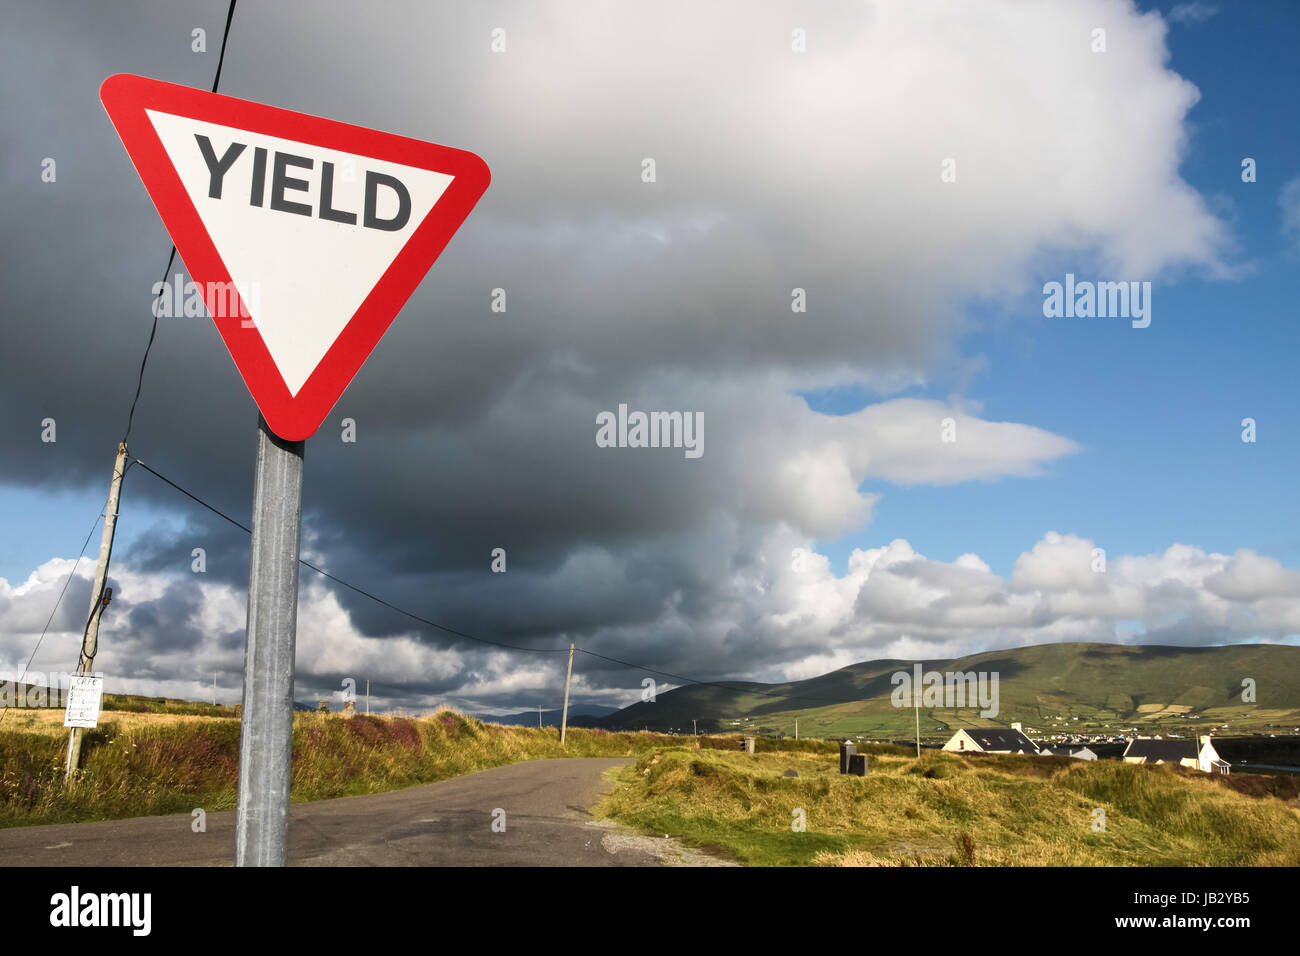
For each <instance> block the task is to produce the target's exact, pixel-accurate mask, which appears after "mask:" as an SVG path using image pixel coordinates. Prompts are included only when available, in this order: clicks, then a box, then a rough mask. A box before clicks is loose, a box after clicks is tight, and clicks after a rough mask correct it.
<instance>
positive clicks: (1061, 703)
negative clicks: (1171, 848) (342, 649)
mask: <svg viewBox="0 0 1300 956" xmlns="http://www.w3.org/2000/svg"><path fill="white" fill-rule="evenodd" d="M914 663H915V662H913V661H901V660H877V661H866V662H863V663H860V664H852V665H849V666H848V667H844V668H841V669H840V670H837V671H832V672H831V673H829V674H823V675H821V676H820V677H813V678H809V679H807V680H802V681H793V682H789V683H784V684H760V683H752V682H734V683H733V682H722V683H724V684H725V685H726V686H724V687H719V686H716V685H688V686H686V687H681V688H678V689H676V690H672V691H668V692H666V693H662V694H659V695H658V699H657V700H655V701H654V702H649V703H637V704H633V705H632V706H630V707H625V708H624V709H623V710H620V711H618V712H616V713H614V714H612V715H610V716H609V717H607V718H605V719H604V720H602V721H601V725H602V726H604V727H606V728H609V729H637V730H640V729H643V728H649V729H650V730H659V731H675V732H678V733H682V732H684V733H690V732H691V720H692V719H695V720H696V722H697V724H698V727H699V729H700V731H701V732H704V731H706V730H707V731H710V732H712V731H717V730H722V731H733V730H752V731H754V732H756V733H765V734H787V735H792V734H793V733H794V723H795V720H796V718H797V719H798V721H799V734H800V736H808V737H812V736H819V737H834V736H843V735H847V734H853V735H866V736H873V737H882V738H910V737H912V736H913V734H914V732H915V730H914V727H915V725H914V721H915V716H914V714H913V711H912V710H911V708H902V709H899V708H896V707H894V706H893V704H892V702H891V700H890V695H891V693H892V691H893V690H894V686H895V685H894V684H893V683H892V682H891V680H890V678H891V676H892V675H893V674H894V673H895V672H897V671H907V672H909V673H910V672H911V671H912V666H913V664H914ZM920 663H921V665H922V667H923V669H924V670H926V671H939V672H942V673H948V672H950V671H951V672H958V671H960V672H971V671H975V672H986V673H990V674H994V673H996V674H997V675H998V694H999V709H998V713H997V715H996V716H994V717H992V718H987V719H986V718H984V717H981V716H980V715H979V713H978V712H977V711H978V708H974V707H966V708H963V709H953V708H944V707H924V706H923V707H922V708H921V734H922V737H923V738H926V737H929V738H931V739H938V738H940V737H946V736H948V735H949V733H950V732H951V729H953V728H956V727H979V726H993V725H998V726H1007V725H1009V724H1011V723H1012V722H1014V721H1019V722H1021V723H1023V724H1024V725H1025V727H1026V730H1027V731H1030V730H1032V731H1033V732H1036V733H1038V734H1040V735H1043V736H1047V735H1050V734H1059V733H1066V732H1069V733H1082V732H1085V731H1088V732H1111V733H1119V732H1120V731H1121V730H1130V729H1131V728H1134V727H1136V728H1138V730H1139V731H1140V732H1152V731H1156V732H1166V733H1167V732H1170V731H1173V732H1176V733H1197V732H1198V731H1199V732H1202V733H1205V732H1210V730H1211V729H1216V730H1219V732H1223V731H1222V730H1221V729H1220V728H1222V727H1223V726H1224V725H1225V724H1226V725H1228V726H1229V727H1230V728H1231V732H1233V733H1236V732H1242V731H1256V732H1277V733H1282V732H1286V733H1290V732H1292V729H1293V728H1295V727H1297V726H1300V647H1292V646H1287V645H1277V644H1239V645H1233V646H1229V647H1166V646H1160V645H1127V644H1123V645H1121V644H1084V643H1071V644H1044V645H1039V646H1035V647H1021V648H1015V649H1011V650H1000V651H986V652H983V653H980V654H972V655H970V656H967V657H962V658H958V659H956V660H926V661H921V662H920ZM1244 678H1252V679H1253V680H1254V681H1255V702H1254V703H1244V702H1243V701H1242V700H1241V695H1242V681H1243V679H1244Z"/></svg>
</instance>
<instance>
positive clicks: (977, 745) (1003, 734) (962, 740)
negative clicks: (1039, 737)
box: [943, 724, 1038, 754]
mask: <svg viewBox="0 0 1300 956" xmlns="http://www.w3.org/2000/svg"><path fill="white" fill-rule="evenodd" d="M943 749H944V750H952V751H956V752H958V753H976V754H1036V753H1038V747H1037V746H1036V745H1035V744H1034V742H1033V741H1032V740H1030V739H1029V738H1028V737H1026V736H1025V735H1024V733H1023V732H1022V731H1021V729H1020V725H1019V724H1012V725H1011V729H1010V730H1003V729H1001V728H999V727H980V728H978V729H971V730H959V731H957V732H956V733H955V734H953V735H952V738H951V739H950V740H949V741H948V742H947V743H946V744H944V745H943Z"/></svg>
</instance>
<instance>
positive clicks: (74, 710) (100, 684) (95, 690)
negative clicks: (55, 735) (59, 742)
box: [63, 676, 104, 727]
mask: <svg viewBox="0 0 1300 956" xmlns="http://www.w3.org/2000/svg"><path fill="white" fill-rule="evenodd" d="M103 698H104V678H102V677H80V676H78V677H74V678H72V686H71V687H70V688H68V709H67V710H66V711H64V714H63V726H64V727H98V726H99V705H100V703H101V701H102V700H103Z"/></svg>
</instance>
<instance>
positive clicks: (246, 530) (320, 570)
mask: <svg viewBox="0 0 1300 956" xmlns="http://www.w3.org/2000/svg"><path fill="white" fill-rule="evenodd" d="M133 464H139V466H140V467H142V468H144V471H147V472H149V473H151V475H153V476H155V477H157V479H160V480H162V481H165V483H166V484H168V485H170V486H172V488H174V489H175V490H178V492H181V494H183V496H185V497H187V498H190V499H192V501H195V502H198V503H199V505H201V506H203V507H205V509H208V511H211V512H212V514H214V515H217V516H218V518H222V519H225V520H227V522H230V523H231V524H233V525H235V527H237V528H239V529H240V531H242V532H244V533H246V535H251V533H252V531H251V529H250V528H248V527H247V525H244V524H242V523H239V522H237V520H235V519H234V518H231V516H230V515H227V514H226V512H225V511H222V510H221V509H217V507H214V506H212V505H209V503H208V502H205V501H204V499H203V498H200V497H199V496H196V494H194V493H192V492H188V490H186V489H185V488H182V486H181V485H178V484H177V483H175V481H173V480H172V479H169V477H166V476H165V475H160V473H159V472H157V471H155V470H153V468H151V467H149V466H148V464H146V463H144V462H142V460H140V459H139V458H135V459H133ZM298 563H299V564H302V566H303V567H307V568H309V570H312V571H315V572H316V574H318V575H321V576H322V578H328V579H329V580H331V581H334V583H335V584H342V585H343V587H344V588H348V589H350V591H355V592H356V593H357V594H361V596H363V597H368V598H369V600H370V601H374V602H376V604H378V605H383V606H385V607H387V609H390V610H394V611H396V613H398V614H402V615H404V617H407V618H411V619H412V620H417V622H420V623H421V624H426V626H429V627H432V628H435V630H438V631H442V632H445V633H450V635H452V636H455V637H461V639H464V640H468V641H477V643H478V644H490V645H491V646H495V648H504V649H507V650H526V652H532V653H537V654H549V653H563V652H565V650H568V648H525V646H521V645H519V644H506V643H503V641H494V640H489V639H486V637H477V636H474V635H472V633H465V632H464V631H458V630H456V628H454V627H447V626H446V624H439V623H438V622H435V620H429V619H428V618H425V617H421V615H419V614H416V613H415V611H408V610H407V609H404V607H399V606H398V605H395V604H393V602H391V601H385V600H383V598H382V597H378V596H377V594H372V593H370V592H369V591H367V589H365V588H361V587H357V585H356V584H352V583H351V581H346V580H343V579H342V578H339V576H338V575H331V574H330V572H329V571H326V570H324V568H321V567H317V566H316V564H313V563H312V562H309V561H307V559H305V558H299V559H298Z"/></svg>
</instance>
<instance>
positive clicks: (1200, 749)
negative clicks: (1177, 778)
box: [1124, 735, 1232, 773]
mask: <svg viewBox="0 0 1300 956" xmlns="http://www.w3.org/2000/svg"><path fill="white" fill-rule="evenodd" d="M1124 762H1125V763H1176V764H1178V765H1179V766H1181V767H1195V768H1196V769H1197V770H1201V771H1204V772H1205V773H1228V772H1229V770H1230V769H1231V767H1232V765H1231V764H1230V763H1228V762H1227V761H1226V760H1223V759H1222V758H1220V757H1219V754H1218V751H1216V750H1215V749H1214V744H1213V743H1211V742H1210V738H1209V736H1208V735H1206V736H1202V737H1198V738H1196V739H1195V740H1192V739H1190V738H1178V739H1177V740H1161V739H1159V738H1158V737H1156V738H1148V737H1139V738H1137V739H1135V740H1130V741H1129V742H1128V746H1127V747H1126V748H1124Z"/></svg>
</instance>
